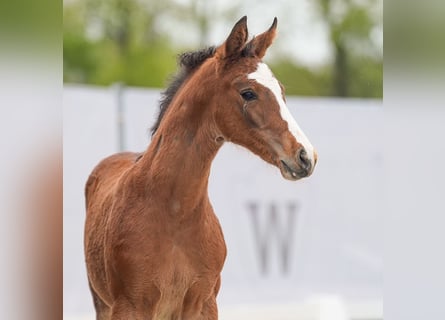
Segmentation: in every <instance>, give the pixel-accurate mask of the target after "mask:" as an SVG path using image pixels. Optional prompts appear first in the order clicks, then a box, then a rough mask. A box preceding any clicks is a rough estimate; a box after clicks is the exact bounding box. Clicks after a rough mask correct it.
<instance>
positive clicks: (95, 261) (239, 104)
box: [85, 17, 317, 320]
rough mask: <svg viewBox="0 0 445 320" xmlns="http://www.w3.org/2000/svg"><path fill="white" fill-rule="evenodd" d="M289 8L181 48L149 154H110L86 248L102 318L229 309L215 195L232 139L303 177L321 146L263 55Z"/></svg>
mask: <svg viewBox="0 0 445 320" xmlns="http://www.w3.org/2000/svg"><path fill="white" fill-rule="evenodd" d="M276 27H277V19H276V18H275V19H274V22H273V24H272V26H271V27H270V28H269V29H268V30H267V31H266V32H264V33H262V34H260V35H258V36H257V37H254V38H253V39H252V40H250V41H248V32H247V18H246V17H243V18H242V19H241V20H240V21H238V22H237V23H236V24H235V26H234V27H233V30H232V31H231V33H230V35H229V36H228V38H227V40H226V41H225V42H224V43H223V44H222V45H220V46H218V47H210V48H206V49H204V50H201V51H197V52H191V53H185V54H183V55H181V56H180V59H179V62H180V71H179V73H178V75H177V76H176V78H175V79H174V80H173V82H172V83H171V85H170V87H169V88H168V89H167V90H166V91H165V92H164V93H163V97H162V100H161V104H160V113H159V117H158V119H157V121H156V123H155V125H154V126H153V129H152V130H153V136H152V141H151V143H150V145H149V146H148V148H147V149H146V150H145V152H143V153H130V152H127V153H119V154H115V155H112V156H110V157H108V158H106V159H104V160H102V161H101V162H100V163H99V164H98V165H97V166H96V168H95V169H94V170H93V172H92V173H91V175H90V176H89V178H88V181H87V184H86V190H85V194H86V209H87V216H86V224H85V256H86V266H87V272H88V280H89V285H90V288H91V293H92V295H93V300H94V306H95V309H96V314H97V319H99V320H105V319H113V320H116V319H126V320H127V319H183V320H189V319H190V320H194V319H202V320H213V319H217V318H218V312H217V305H216V296H217V294H218V291H219V288H220V284H221V278H220V274H221V270H222V268H223V264H224V260H225V257H226V246H225V242H224V237H223V233H222V230H221V227H220V224H219V222H218V219H217V217H216V215H215V213H214V211H213V209H212V206H211V204H210V201H209V197H208V191H207V186H208V178H209V174H210V166H211V163H212V160H213V159H214V157H215V155H216V153H217V152H218V150H219V149H220V148H221V146H222V145H223V144H224V142H226V141H227V142H233V143H236V144H238V145H241V146H243V147H245V148H247V149H249V150H250V151H252V152H253V153H255V154H257V155H258V156H260V157H261V158H262V159H263V160H264V161H267V162H269V163H270V164H272V165H274V166H276V167H277V168H279V169H280V171H281V174H282V175H283V177H284V178H286V179H289V180H298V179H300V178H304V177H307V176H309V175H310V174H311V173H312V171H313V170H314V166H315V163H316V161H317V155H316V153H315V151H314V148H313V147H312V145H311V144H310V142H309V140H308V139H307V138H306V136H305V135H304V133H303V132H302V131H301V129H300V127H299V126H298V124H297V123H296V121H295V120H294V118H293V117H292V115H291V113H290V112H289V110H288V109H287V107H286V103H285V97H284V94H283V87H282V86H281V84H280V83H279V82H278V81H277V79H276V78H275V77H274V76H273V74H272V72H271V70H270V69H269V67H268V66H267V65H266V64H265V63H264V62H262V58H263V57H264V55H265V53H266V50H267V48H268V47H269V46H270V45H271V44H272V41H273V39H274V37H275V34H276Z"/></svg>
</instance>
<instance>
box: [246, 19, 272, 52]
mask: <svg viewBox="0 0 445 320" xmlns="http://www.w3.org/2000/svg"><path fill="white" fill-rule="evenodd" d="M277 22H278V20H277V18H276V17H275V18H274V19H273V23H272V26H271V27H270V28H269V30H267V31H266V32H263V33H262V34H260V35H259V36H257V37H255V38H253V39H252V40H251V41H250V43H249V44H248V46H250V48H251V49H250V50H251V52H252V53H253V54H254V55H255V56H257V57H258V58H260V59H262V58H263V57H264V55H265V54H266V50H267V48H269V47H270V45H271V44H272V42H273V40H274V38H275V36H276V34H277Z"/></svg>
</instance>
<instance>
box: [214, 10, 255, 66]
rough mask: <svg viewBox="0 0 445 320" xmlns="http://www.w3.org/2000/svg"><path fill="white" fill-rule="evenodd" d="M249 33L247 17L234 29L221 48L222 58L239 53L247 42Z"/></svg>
mask: <svg viewBox="0 0 445 320" xmlns="http://www.w3.org/2000/svg"><path fill="white" fill-rule="evenodd" d="M248 35H249V33H248V31H247V17H246V16H244V17H242V18H241V19H240V20H239V21H238V22H237V23H236V24H235V26H234V27H233V29H232V32H230V35H229V37H228V38H227V40H226V41H225V42H224V44H223V45H222V46H221V47H220V49H221V51H222V52H221V55H222V57H224V58H225V57H229V56H232V55H234V54H237V53H239V52H240V51H241V50H242V48H244V45H245V43H246V41H247V37H248Z"/></svg>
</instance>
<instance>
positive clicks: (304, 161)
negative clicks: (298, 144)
mask: <svg viewBox="0 0 445 320" xmlns="http://www.w3.org/2000/svg"><path fill="white" fill-rule="evenodd" d="M298 159H299V160H300V166H301V167H302V168H303V169H304V170H307V171H309V170H310V169H311V166H312V164H311V160H310V159H309V158H308V156H307V152H306V150H305V149H304V148H301V149H300V151H299V152H298Z"/></svg>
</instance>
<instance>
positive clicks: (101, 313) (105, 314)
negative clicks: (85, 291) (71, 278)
mask: <svg viewBox="0 0 445 320" xmlns="http://www.w3.org/2000/svg"><path fill="white" fill-rule="evenodd" d="M88 284H89V285H90V291H91V295H92V296H93V304H94V309H95V310H96V320H109V319H110V312H111V309H110V307H109V306H108V305H107V304H106V303H105V302H104V301H103V300H102V299H101V298H100V297H99V295H98V294H97V293H96V292H95V291H94V289H93V287H92V286H91V283H90V282H88Z"/></svg>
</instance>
